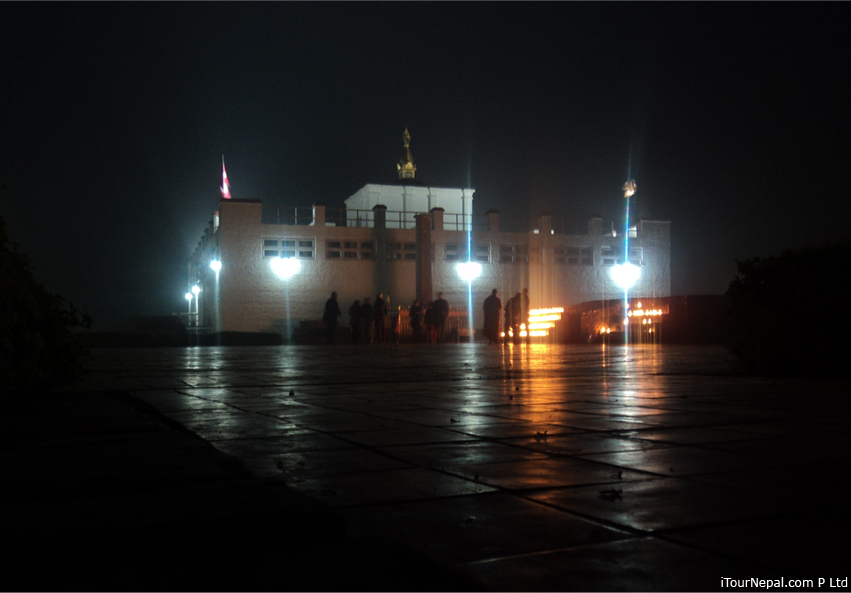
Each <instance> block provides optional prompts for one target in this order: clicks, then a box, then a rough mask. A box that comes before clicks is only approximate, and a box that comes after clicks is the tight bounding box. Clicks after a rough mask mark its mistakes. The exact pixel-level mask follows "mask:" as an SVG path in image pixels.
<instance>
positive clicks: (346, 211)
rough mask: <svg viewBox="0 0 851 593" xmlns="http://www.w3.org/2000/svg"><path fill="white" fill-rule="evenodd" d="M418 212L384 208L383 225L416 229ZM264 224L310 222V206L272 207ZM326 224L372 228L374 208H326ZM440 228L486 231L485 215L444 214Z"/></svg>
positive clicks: (264, 219) (373, 224) (265, 211)
mask: <svg viewBox="0 0 851 593" xmlns="http://www.w3.org/2000/svg"><path fill="white" fill-rule="evenodd" d="M417 214H421V213H419V212H402V211H398V210H387V211H385V213H384V215H385V219H384V220H385V226H386V228H388V229H415V228H416V218H415V217H416V215H417ZM262 221H263V224H282V225H290V226H296V225H299V226H301V225H304V226H308V225H312V224H313V223H314V220H313V209H312V208H285V207H274V208H268V209H265V210H264V211H263V218H262ZM325 224H326V226H338V227H360V228H364V227H366V228H372V227H374V226H375V212H374V211H373V210H356V209H351V208H326V209H325ZM443 228H444V230H447V231H464V230H467V229H468V228H469V229H471V230H474V231H476V230H487V219H486V217H484V216H472V215H469V214H452V213H450V214H444V215H443Z"/></svg>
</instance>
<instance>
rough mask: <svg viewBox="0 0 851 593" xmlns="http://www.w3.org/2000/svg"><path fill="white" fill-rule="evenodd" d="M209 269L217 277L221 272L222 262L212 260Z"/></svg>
mask: <svg viewBox="0 0 851 593" xmlns="http://www.w3.org/2000/svg"><path fill="white" fill-rule="evenodd" d="M210 269H211V270H213V271H214V272H215V273H216V276H218V275H219V272H221V270H222V262H220V261H219V260H217V259H214V260H213V261H211V262H210Z"/></svg>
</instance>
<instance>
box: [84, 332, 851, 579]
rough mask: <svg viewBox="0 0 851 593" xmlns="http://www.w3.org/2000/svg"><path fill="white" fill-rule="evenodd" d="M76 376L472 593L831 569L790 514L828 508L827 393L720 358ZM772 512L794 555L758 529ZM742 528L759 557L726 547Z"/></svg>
mask: <svg viewBox="0 0 851 593" xmlns="http://www.w3.org/2000/svg"><path fill="white" fill-rule="evenodd" d="M92 370H93V373H92V376H91V377H90V378H89V379H87V380H86V381H85V382H83V383H82V384H80V385H79V386H78V388H79V389H91V388H95V389H124V390H128V391H131V392H133V393H134V394H135V395H136V396H138V397H140V398H142V399H144V400H145V401H147V402H149V403H150V404H152V405H154V406H155V407H157V408H158V409H160V410H161V411H162V412H163V413H164V414H166V415H167V416H169V417H171V418H172V419H174V420H176V421H178V422H180V423H182V424H183V425H185V426H186V427H188V428H189V429H190V430H193V431H194V432H196V433H197V434H199V435H200V436H202V437H203V438H205V439H206V440H208V441H210V442H211V443H212V444H213V445H214V446H216V447H217V448H219V449H220V450H222V451H224V452H226V453H228V454H231V455H234V456H236V457H239V458H241V459H243V460H244V462H245V463H246V465H247V467H249V468H250V469H251V470H252V472H254V473H255V475H257V476H260V477H266V478H271V479H277V480H284V481H285V482H286V483H287V484H288V485H290V487H292V488H294V489H296V490H299V491H301V492H304V493H305V494H306V495H308V496H312V497H316V498H318V499H321V500H323V501H325V502H326V503H327V504H329V505H331V506H333V507H336V508H338V509H339V510H340V512H342V513H344V514H345V516H346V519H347V522H348V525H349V530H350V535H351V537H352V538H354V539H358V538H367V539H369V538H378V539H382V540H389V541H393V542H398V544H399V545H403V546H407V547H410V548H413V549H415V550H418V551H420V552H422V553H424V554H426V555H429V556H431V557H434V558H437V559H439V560H441V561H444V562H448V563H452V564H457V565H460V566H462V567H463V569H464V570H465V571H466V572H468V573H469V574H471V575H473V576H475V577H476V578H478V579H480V581H481V582H482V583H483V586H484V587H485V588H487V589H512V588H520V589H604V590H605V589H617V588H622V587H620V586H619V585H618V584H619V583H623V582H626V581H623V578H624V574H626V573H627V572H629V571H632V572H630V573H629V574H632V575H633V576H632V577H630V578H632V580H631V581H628V582H629V586H627V588H630V589H643V588H649V587H650V586H652V587H653V588H659V589H672V588H686V589H693V588H702V589H707V588H713V589H714V588H717V587H718V584H717V583H718V582H719V578H720V576H732V575H744V574H747V575H748V576H751V575H753V574H757V573H759V571H763V573H766V571H767V572H770V571H772V570H781V569H783V570H785V571H787V572H786V573H785V574H786V576H788V577H793V576H795V575H794V574H792V573H794V570H800V571H803V570H804V569H805V568H808V567H811V565H812V564H813V563H816V564H819V563H820V564H819V565H820V566H822V567H823V568H829V567H830V563H831V562H833V561H834V559H835V558H836V554H835V553H834V552H831V548H830V547H829V546H828V544H827V538H824V543H821V542H822V539H821V538H820V536H819V532H817V531H814V530H815V529H816V528H815V527H814V525H815V523H812V524H811V523H808V522H806V521H801V517H802V516H808V514H812V516H813V521H816V520H817V519H818V520H821V521H823V520H824V515H825V513H828V514H829V515H831V516H832V514H831V513H835V512H837V509H838V508H839V505H840V504H844V497H843V496H839V495H834V494H831V493H832V492H835V488H834V486H835V481H836V477H835V471H834V470H835V467H836V464H837V463H838V464H843V463H847V462H848V461H849V460H851V447H849V446H848V445H849V444H851V412H849V407H848V404H847V400H846V398H847V384H846V383H841V382H827V381H817V380H778V379H768V378H759V377H745V376H741V375H738V374H736V373H734V372H733V370H732V367H731V364H730V362H729V360H728V355H727V353H726V352H725V351H724V350H723V349H721V348H716V347H672V346H665V347H661V346H634V347H623V346H615V347H601V346H543V345H540V346H539V345H533V346H530V347H527V346H519V347H517V346H511V347H507V348H503V347H495V346H488V345H484V344H473V345H470V344H453V345H445V346H425V345H423V346H391V345H385V346H382V347H381V348H379V347H371V348H365V347H360V348H359V347H353V346H338V347H336V348H325V347H297V346H282V347H258V348H250V347H239V348H235V347H230V348H186V349H177V348H175V349H146V350H96V351H95V353H94V359H93V361H92ZM818 468H823V471H821V472H820V471H818ZM791 517H794V518H795V522H794V524H795V525H796V526H797V527H796V528H795V531H794V533H793V534H791V535H789V537H793V536H794V537H804V536H806V537H809V538H810V539H811V541H812V542H813V547H812V548H811V549H812V550H813V552H812V554H811V555H806V556H805V557H802V556H801V555H800V554H797V555H795V554H792V553H791V552H790V550H797V549H798V548H796V547H795V546H791V545H790V542H789V541H784V537H782V536H778V535H777V533H782V531H783V529H782V526H783V525H785V524H787V523H788V522H789V521H790V520H791V519H790V518H791ZM834 521H835V518H834ZM808 529H809V531H808ZM760 530H761V531H764V532H766V533H772V534H774V535H773V536H772V539H771V540H770V541H765V542H763V547H761V548H759V551H758V553H757V551H756V548H755V547H754V546H753V545H744V544H741V543H740V542H746V541H753V537H751V535H752V532H754V533H755V532H758V531H760ZM727 533H729V534H732V535H730V539H729V541H728V540H726V539H725V537H724V536H723V534H727ZM749 534H751V535H749ZM746 536H747V537H746ZM765 547H768V548H769V549H770V550H771V551H773V554H772V553H766V550H765ZM837 561H838V560H837ZM571 566H572V567H573V568H568V567H571ZM749 570H750V571H751V572H748V571H749ZM625 571H626V572H625ZM754 571H756V572H754ZM789 571H792V573H790V572H789ZM811 572H812V571H811ZM800 576H804V575H803V574H802V575H800ZM810 576H811V575H810ZM704 579H705V584H704Z"/></svg>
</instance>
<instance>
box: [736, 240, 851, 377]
mask: <svg viewBox="0 0 851 593" xmlns="http://www.w3.org/2000/svg"><path fill="white" fill-rule="evenodd" d="M736 263H737V264H738V274H737V275H736V278H735V279H734V280H733V281H732V282H731V283H730V288H729V289H728V290H727V296H728V297H729V298H730V301H731V315H732V328H731V329H732V332H731V334H730V338H729V343H728V345H729V348H730V350H731V352H732V353H733V354H734V356H735V357H736V359H737V360H738V362H739V363H740V365H741V366H742V367H743V368H744V369H745V370H749V371H755V372H758V373H768V374H783V375H837V374H840V373H844V372H845V369H844V368H843V364H847V361H846V358H847V356H846V353H847V350H848V347H847V346H846V345H845V343H844V340H845V339H846V338H848V337H849V333H848V330H849V328H851V323H850V322H849V319H851V311H849V310H848V306H847V303H848V302H849V298H848V297H849V294H848V293H849V287H851V273H849V269H850V268H851V244H849V243H847V242H844V243H828V244H826V245H824V246H822V247H817V248H814V247H808V248H805V249H801V250H798V251H791V250H787V251H784V252H783V253H781V254H780V255H779V256H772V257H768V258H764V259H763V258H759V257H756V258H754V259H751V260H747V261H740V262H736Z"/></svg>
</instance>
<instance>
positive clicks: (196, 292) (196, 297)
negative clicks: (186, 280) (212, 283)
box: [192, 284, 201, 327]
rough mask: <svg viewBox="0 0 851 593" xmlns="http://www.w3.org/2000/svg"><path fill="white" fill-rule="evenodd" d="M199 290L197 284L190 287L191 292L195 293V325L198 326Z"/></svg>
mask: <svg viewBox="0 0 851 593" xmlns="http://www.w3.org/2000/svg"><path fill="white" fill-rule="evenodd" d="M200 292H201V287H200V286H198V285H197V284H196V285H195V286H193V287H192V294H194V295H195V327H198V293H200Z"/></svg>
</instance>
